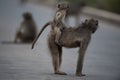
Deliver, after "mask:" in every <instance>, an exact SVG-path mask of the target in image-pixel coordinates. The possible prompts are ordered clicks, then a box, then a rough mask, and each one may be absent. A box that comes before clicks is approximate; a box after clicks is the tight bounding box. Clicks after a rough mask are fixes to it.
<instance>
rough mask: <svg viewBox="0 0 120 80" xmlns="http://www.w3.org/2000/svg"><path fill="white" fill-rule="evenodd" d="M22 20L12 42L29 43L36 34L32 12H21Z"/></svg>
mask: <svg viewBox="0 0 120 80" xmlns="http://www.w3.org/2000/svg"><path fill="white" fill-rule="evenodd" d="M23 19H24V20H23V22H22V23H21V25H20V28H19V29H18V30H17V32H16V35H15V40H14V42H15V43H17V42H22V43H31V42H32V41H33V40H34V39H35V37H36V34H37V30H36V24H35V22H34V20H33V18H32V14H31V13H29V12H26V13H24V14H23Z"/></svg>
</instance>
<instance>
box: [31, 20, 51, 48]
mask: <svg viewBox="0 0 120 80" xmlns="http://www.w3.org/2000/svg"><path fill="white" fill-rule="evenodd" d="M51 23H52V22H51V21H50V22H47V23H46V24H45V25H44V26H43V28H42V29H41V31H40V32H39V34H38V35H37V37H36V38H35V39H34V41H33V43H32V48H31V49H33V48H34V45H35V43H36V41H37V39H38V38H39V36H40V35H41V33H42V32H43V30H44V29H45V28H46V27H47V26H48V25H51Z"/></svg>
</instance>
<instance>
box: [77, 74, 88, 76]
mask: <svg viewBox="0 0 120 80" xmlns="http://www.w3.org/2000/svg"><path fill="white" fill-rule="evenodd" d="M76 76H79V77H82V76H86V75H85V74H76Z"/></svg>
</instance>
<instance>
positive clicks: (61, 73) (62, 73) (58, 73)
mask: <svg viewBox="0 0 120 80" xmlns="http://www.w3.org/2000/svg"><path fill="white" fill-rule="evenodd" d="M55 74H57V75H67V73H65V72H55Z"/></svg>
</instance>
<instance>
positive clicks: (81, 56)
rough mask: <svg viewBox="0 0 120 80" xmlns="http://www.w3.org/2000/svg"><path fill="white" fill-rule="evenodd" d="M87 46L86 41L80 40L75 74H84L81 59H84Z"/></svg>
mask: <svg viewBox="0 0 120 80" xmlns="http://www.w3.org/2000/svg"><path fill="white" fill-rule="evenodd" d="M87 46H88V42H87V41H83V42H81V46H80V49H79V55H78V62H77V70H76V75H77V76H85V74H82V68H83V60H84V55H85V52H86V49H87Z"/></svg>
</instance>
